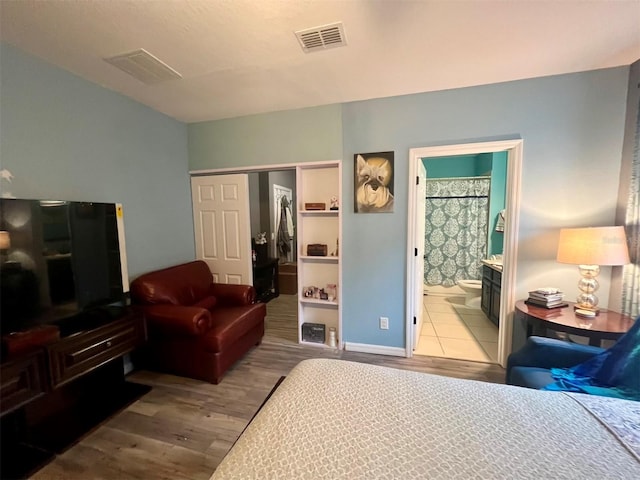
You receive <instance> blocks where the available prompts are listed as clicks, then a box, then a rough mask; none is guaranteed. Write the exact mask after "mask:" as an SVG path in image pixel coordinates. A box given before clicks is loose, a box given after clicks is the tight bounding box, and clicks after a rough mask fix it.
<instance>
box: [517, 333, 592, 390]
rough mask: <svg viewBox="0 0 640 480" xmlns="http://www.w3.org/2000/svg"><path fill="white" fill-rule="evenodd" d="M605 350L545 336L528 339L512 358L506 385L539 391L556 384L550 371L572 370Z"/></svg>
mask: <svg viewBox="0 0 640 480" xmlns="http://www.w3.org/2000/svg"><path fill="white" fill-rule="evenodd" d="M603 351H604V349H603V348H599V347H591V346H589V345H581V344H579V343H570V342H566V341H563V340H556V339H554V338H545V337H529V338H528V339H527V343H526V344H525V346H524V347H522V349H520V350H518V351H517V352H514V353H512V354H511V355H509V359H508V360H507V379H506V380H507V384H509V385H517V386H519V387H527V388H535V389H539V388H542V387H544V386H546V385H549V384H550V383H553V382H554V379H553V377H552V376H551V368H570V367H573V366H576V365H578V364H580V363H582V362H585V361H587V360H589V359H590V358H592V357H594V356H596V355H597V354H598V353H600V352H603Z"/></svg>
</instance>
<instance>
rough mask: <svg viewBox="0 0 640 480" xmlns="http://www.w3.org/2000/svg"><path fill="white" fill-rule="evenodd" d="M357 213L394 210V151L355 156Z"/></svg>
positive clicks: (355, 204) (355, 200)
mask: <svg viewBox="0 0 640 480" xmlns="http://www.w3.org/2000/svg"><path fill="white" fill-rule="evenodd" d="M353 159H354V163H355V175H354V181H355V185H354V208H355V212H356V213H389V212H393V152H378V153H357V154H355V155H354V156H353Z"/></svg>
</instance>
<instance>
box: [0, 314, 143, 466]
mask: <svg viewBox="0 0 640 480" xmlns="http://www.w3.org/2000/svg"><path fill="white" fill-rule="evenodd" d="M83 315H84V314H81V315H80V316H78V317H74V318H72V319H69V320H65V321H64V322H59V323H58V326H59V329H60V339H59V340H56V341H54V342H52V343H49V344H47V345H44V346H41V347H37V346H34V347H33V348H31V349H30V351H28V352H24V353H19V354H17V355H15V356H8V357H7V358H6V359H3V362H2V364H1V365H0V416H1V417H2V420H1V428H2V432H1V433H2V466H1V472H0V478H21V477H24V476H26V475H29V474H30V473H33V471H35V470H36V469H37V468H39V467H41V466H42V465H44V464H45V463H46V462H47V461H49V460H50V459H51V458H53V456H54V455H55V454H56V453H61V452H62V451H64V450H65V449H66V448H67V447H69V446H70V445H72V444H73V443H75V442H76V441H77V440H78V439H79V438H80V437H81V436H82V435H84V434H85V433H87V432H88V431H90V430H91V429H92V428H94V427H95V426H96V425H98V424H100V423H101V422H102V421H103V420H104V419H106V418H108V417H109V416H110V415H111V414H113V413H114V412H116V411H117V410H119V409H121V408H122V407H124V406H125V405H127V404H128V403H130V402H131V401H132V400H133V399H135V398H137V397H138V396H140V395H141V394H142V393H146V391H148V390H149V387H146V386H141V385H136V384H132V383H129V382H126V381H125V379H124V367H123V362H122V357H123V355H125V354H127V353H129V352H132V351H133V350H135V349H136V348H137V347H139V346H141V345H142V344H143V343H144V342H145V340H146V327H145V322H144V319H143V318H142V317H140V316H139V315H137V314H135V313H134V312H133V311H132V310H130V309H129V308H126V307H120V308H119V309H110V310H108V311H103V312H98V313H95V314H92V315H89V316H87V315H84V316H83Z"/></svg>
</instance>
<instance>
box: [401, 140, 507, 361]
mask: <svg viewBox="0 0 640 480" xmlns="http://www.w3.org/2000/svg"><path fill="white" fill-rule="evenodd" d="M422 164H423V166H424V167H425V175H424V180H423V182H424V188H423V189H422V190H421V195H419V196H418V198H417V199H416V201H417V203H418V208H417V212H423V213H417V214H418V215H424V234H422V233H417V237H423V238H424V255H423V260H424V272H423V276H422V279H423V298H422V325H421V326H420V330H419V331H418V332H416V333H417V334H416V336H415V346H414V354H415V355H425V356H435V357H443V358H453V359H459V360H470V361H476V362H484V363H498V332H499V321H498V316H497V312H496V315H495V316H491V315H490V313H491V312H490V311H489V309H485V308H484V307H485V305H484V304H483V302H482V298H483V295H482V288H483V278H484V277H486V278H487V279H488V280H487V283H488V284H489V287H491V285H492V284H490V283H489V282H491V281H493V280H496V282H497V283H498V286H497V288H498V289H499V288H500V287H499V283H500V282H499V281H498V278H499V275H501V272H502V260H501V259H502V257H503V245H504V242H503V238H502V235H503V233H504V221H503V220H502V219H503V218H504V210H505V207H506V205H505V196H506V172H507V153H506V152H495V153H494V152H491V153H482V154H470V155H457V156H446V157H427V158H423V159H422ZM421 180H422V179H421ZM422 192H423V193H422ZM421 202H422V203H424V205H420V203H421ZM420 231H422V229H421V230H420ZM416 241H418V238H417V239H416ZM498 259H500V261H498ZM489 262H491V263H489ZM485 268H491V269H495V272H497V273H495V274H494V275H492V273H493V271H490V272H485ZM487 298H488V297H487ZM498 302H499V300H498ZM488 305H489V306H490V303H489V304H488ZM492 319H495V321H492Z"/></svg>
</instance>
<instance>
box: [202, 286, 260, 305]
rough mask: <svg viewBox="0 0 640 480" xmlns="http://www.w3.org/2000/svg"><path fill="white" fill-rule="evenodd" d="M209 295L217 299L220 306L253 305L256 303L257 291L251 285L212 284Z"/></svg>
mask: <svg viewBox="0 0 640 480" xmlns="http://www.w3.org/2000/svg"><path fill="white" fill-rule="evenodd" d="M209 293H210V294H211V295H213V296H214V297H216V300H217V305H219V306H227V307H233V306H238V307H239V306H242V305H251V304H253V303H255V301H256V290H255V288H253V287H252V286H251V285H233V284H229V283H212V284H211V287H210V289H209Z"/></svg>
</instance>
